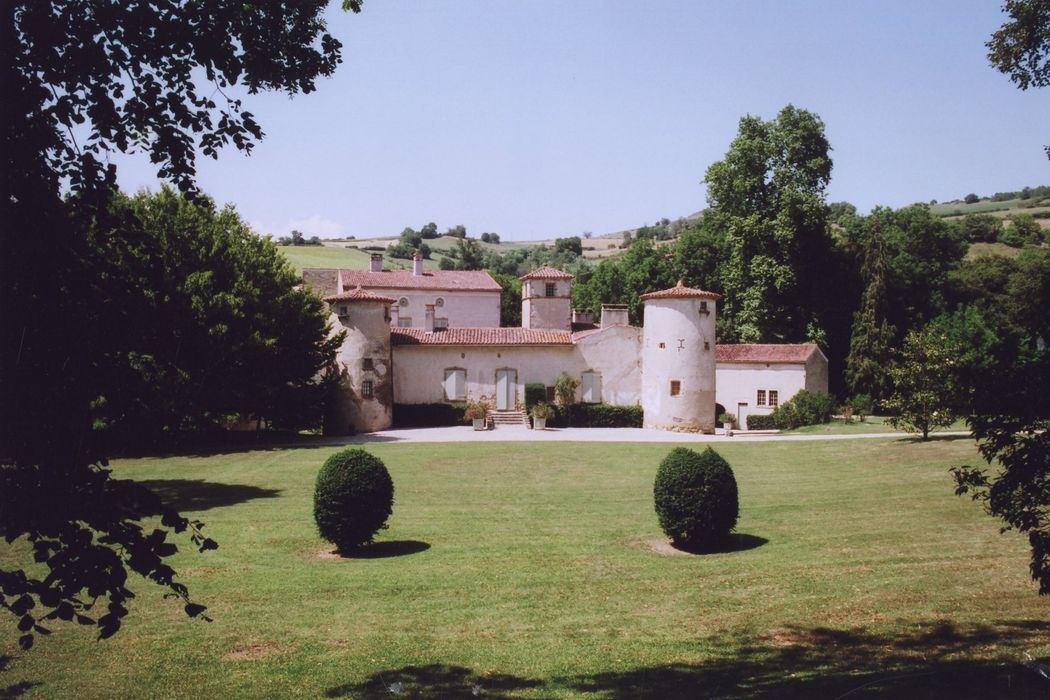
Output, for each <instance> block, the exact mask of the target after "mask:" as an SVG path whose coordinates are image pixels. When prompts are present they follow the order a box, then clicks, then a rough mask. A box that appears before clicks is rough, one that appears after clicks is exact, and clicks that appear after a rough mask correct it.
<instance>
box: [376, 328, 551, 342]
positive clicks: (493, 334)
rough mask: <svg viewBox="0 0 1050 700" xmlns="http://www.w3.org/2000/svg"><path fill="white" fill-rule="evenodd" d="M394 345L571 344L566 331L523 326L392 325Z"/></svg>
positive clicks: (391, 333)
mask: <svg viewBox="0 0 1050 700" xmlns="http://www.w3.org/2000/svg"><path fill="white" fill-rule="evenodd" d="M390 342H391V343H392V344H393V345H572V334H571V333H569V331H537V330H531V329H526V328H445V329H442V330H436V331H433V332H427V331H425V330H423V329H422V328H391V329H390Z"/></svg>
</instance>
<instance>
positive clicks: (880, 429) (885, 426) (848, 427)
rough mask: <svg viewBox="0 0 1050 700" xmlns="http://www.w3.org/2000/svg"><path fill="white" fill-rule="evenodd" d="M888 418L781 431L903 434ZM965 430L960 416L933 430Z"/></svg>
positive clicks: (816, 433)
mask: <svg viewBox="0 0 1050 700" xmlns="http://www.w3.org/2000/svg"><path fill="white" fill-rule="evenodd" d="M887 420H888V419H887V418H886V417H884V416H864V420H863V421H861V420H859V419H857V418H854V419H853V421H852V422H850V423H844V422H842V420H841V419H838V420H836V419H832V421H831V422H830V423H820V424H817V425H804V426H802V427H801V428H793V429H791V430H784V431H781V432H782V433H783V434H784V435H859V434H863V433H897V434H902V433H901V431H900V430H897V429H896V428H894V427H893V426H892V425H890V424H889V423H887V422H886V421H887ZM963 430H969V428H967V426H966V421H965V420H964V419H962V418H960V419H959V420H957V421H955V422H954V423H952V424H951V425H950V426H948V427H947V428H937V429H935V430H933V431H931V432H934V433H943V432H956V431H963Z"/></svg>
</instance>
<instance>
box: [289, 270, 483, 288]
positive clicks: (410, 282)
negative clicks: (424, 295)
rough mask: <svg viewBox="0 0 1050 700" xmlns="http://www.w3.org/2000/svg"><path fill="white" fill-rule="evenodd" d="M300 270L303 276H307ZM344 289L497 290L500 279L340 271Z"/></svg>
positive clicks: (456, 273)
mask: <svg viewBox="0 0 1050 700" xmlns="http://www.w3.org/2000/svg"><path fill="white" fill-rule="evenodd" d="M306 272H307V271H306V270H303V276H304V277H305V276H306ZM339 275H340V276H341V277H342V280H343V289H351V288H353V287H358V286H360V287H364V288H365V289H441V290H444V291H451V292H457V291H469V292H499V291H502V289H503V288H502V287H500V286H499V282H497V281H496V280H494V279H492V276H491V275H490V274H489V273H487V272H485V271H484V270H427V271H426V272H424V273H423V274H422V275H414V274H412V270H383V271H382V272H370V271H368V270H339Z"/></svg>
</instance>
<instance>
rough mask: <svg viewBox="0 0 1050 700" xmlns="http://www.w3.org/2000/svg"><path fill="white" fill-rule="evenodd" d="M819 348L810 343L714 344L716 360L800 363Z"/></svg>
mask: <svg viewBox="0 0 1050 700" xmlns="http://www.w3.org/2000/svg"><path fill="white" fill-rule="evenodd" d="M814 352H820V349H819V348H818V347H817V346H816V345H814V344H812V343H803V344H798V345H791V344H783V345H780V344H776V345H773V344H768V345H763V344H759V343H746V344H740V345H716V346H715V361H716V362H759V363H766V362H769V363H773V362H788V363H802V362H805V361H806V360H808V359H809V357H810V355H812V354H813V353H814Z"/></svg>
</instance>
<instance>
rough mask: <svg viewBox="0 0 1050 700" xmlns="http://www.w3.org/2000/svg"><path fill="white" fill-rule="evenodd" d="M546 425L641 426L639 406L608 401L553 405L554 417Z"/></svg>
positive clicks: (640, 409) (580, 426)
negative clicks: (620, 404)
mask: <svg viewBox="0 0 1050 700" xmlns="http://www.w3.org/2000/svg"><path fill="white" fill-rule="evenodd" d="M547 425H549V426H551V427H555V428H566V427H570V426H571V427H573V428H641V427H642V407H641V406H617V405H614V404H608V403H574V404H569V405H568V406H555V407H554V418H552V419H551V420H549V421H547Z"/></svg>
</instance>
